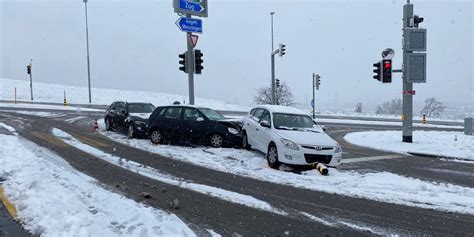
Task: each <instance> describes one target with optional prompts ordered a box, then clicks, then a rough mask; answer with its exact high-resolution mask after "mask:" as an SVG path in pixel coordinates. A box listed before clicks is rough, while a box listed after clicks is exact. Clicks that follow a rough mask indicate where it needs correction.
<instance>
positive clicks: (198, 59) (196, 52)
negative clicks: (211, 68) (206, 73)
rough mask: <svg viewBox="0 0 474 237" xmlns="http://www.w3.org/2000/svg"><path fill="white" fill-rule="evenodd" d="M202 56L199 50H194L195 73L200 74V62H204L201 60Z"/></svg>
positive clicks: (201, 67)
mask: <svg viewBox="0 0 474 237" xmlns="http://www.w3.org/2000/svg"><path fill="white" fill-rule="evenodd" d="M202 56H204V54H202V52H201V50H199V49H196V50H194V66H195V72H196V74H201V72H202V69H204V67H203V66H202V63H203V62H204V60H202Z"/></svg>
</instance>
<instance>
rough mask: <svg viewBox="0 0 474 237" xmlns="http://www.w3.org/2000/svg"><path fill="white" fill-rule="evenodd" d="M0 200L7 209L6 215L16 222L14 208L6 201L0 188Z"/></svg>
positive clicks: (16, 217)
mask: <svg viewBox="0 0 474 237" xmlns="http://www.w3.org/2000/svg"><path fill="white" fill-rule="evenodd" d="M0 200H1V201H2V202H3V205H4V206H5V207H6V208H7V211H8V213H10V215H11V216H12V218H13V219H14V220H15V221H17V220H18V214H17V211H16V208H15V206H14V205H13V204H12V203H11V202H10V201H9V200H8V198H7V197H6V196H5V195H4V194H3V188H2V187H0Z"/></svg>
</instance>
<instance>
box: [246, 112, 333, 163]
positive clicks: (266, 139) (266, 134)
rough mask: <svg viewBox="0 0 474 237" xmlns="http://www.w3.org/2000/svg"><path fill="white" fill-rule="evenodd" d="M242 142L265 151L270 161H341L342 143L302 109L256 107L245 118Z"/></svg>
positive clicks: (247, 146) (248, 146) (248, 147)
mask: <svg viewBox="0 0 474 237" xmlns="http://www.w3.org/2000/svg"><path fill="white" fill-rule="evenodd" d="M243 133H244V135H243V141H242V142H243V146H244V147H245V148H247V149H250V148H253V149H256V150H259V151H261V152H263V153H265V154H266V157H267V161H268V165H269V166H270V167H272V168H277V167H278V166H279V165H280V164H281V163H286V164H293V165H310V164H315V163H322V164H325V165H328V166H333V167H335V166H338V165H340V164H341V158H342V149H341V146H340V145H339V144H338V143H337V142H336V141H334V140H333V139H332V138H330V137H329V136H328V135H327V134H326V133H325V132H324V131H323V129H322V128H321V127H320V126H319V125H318V124H317V123H316V122H315V121H314V120H313V119H312V118H311V117H309V116H308V115H306V114H305V113H304V112H303V111H301V110H298V109H295V108H291V107H286V106H278V105H263V106H257V107H255V108H253V109H252V110H251V111H250V113H249V114H248V115H247V116H246V117H245V118H244V120H243Z"/></svg>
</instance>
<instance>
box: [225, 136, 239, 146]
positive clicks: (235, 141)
mask: <svg viewBox="0 0 474 237" xmlns="http://www.w3.org/2000/svg"><path fill="white" fill-rule="evenodd" d="M226 138H227V139H224V140H225V141H224V146H226V147H239V148H240V147H242V134H236V135H234V134H230V133H228V134H226Z"/></svg>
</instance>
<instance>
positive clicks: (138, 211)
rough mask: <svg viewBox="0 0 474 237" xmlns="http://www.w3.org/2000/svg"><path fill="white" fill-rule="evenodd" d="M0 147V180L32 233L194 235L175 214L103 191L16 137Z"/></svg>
mask: <svg viewBox="0 0 474 237" xmlns="http://www.w3.org/2000/svg"><path fill="white" fill-rule="evenodd" d="M0 126H2V127H4V128H7V130H10V132H14V129H13V128H11V127H9V126H6V125H4V124H2V123H0ZM0 143H1V144H2V146H1V149H0V177H2V178H4V179H6V181H4V182H3V183H1V185H2V187H4V189H5V194H6V195H7V197H8V198H9V199H10V201H11V202H12V203H13V204H14V205H15V206H16V208H17V210H18V217H19V219H20V221H21V223H22V224H23V225H24V227H25V229H26V230H28V231H30V232H31V233H32V234H34V235H38V236H92V235H93V236H123V235H127V236H194V233H193V232H192V230H191V229H190V228H189V227H188V226H187V225H186V224H184V223H183V222H182V221H181V220H180V219H179V218H178V217H177V216H176V215H174V214H170V213H166V212H164V211H162V210H158V209H154V208H150V207H147V206H145V205H143V204H140V203H137V202H135V201H133V200H130V199H127V198H124V197H123V196H121V195H118V194H116V193H113V192H110V191H108V190H106V189H104V188H102V187H101V186H100V185H99V184H98V183H97V181H96V180H94V179H93V178H91V177H89V176H86V175H84V174H82V173H79V172H78V171H76V170H75V169H74V168H73V167H71V166H70V165H69V164H68V163H67V162H65V161H64V160H63V159H62V158H60V157H58V156H57V155H55V154H53V153H51V152H49V151H47V150H45V149H43V148H41V147H38V146H36V145H33V144H31V143H30V142H27V141H24V140H22V139H20V138H18V136H16V135H15V134H13V135H3V134H0Z"/></svg>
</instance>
